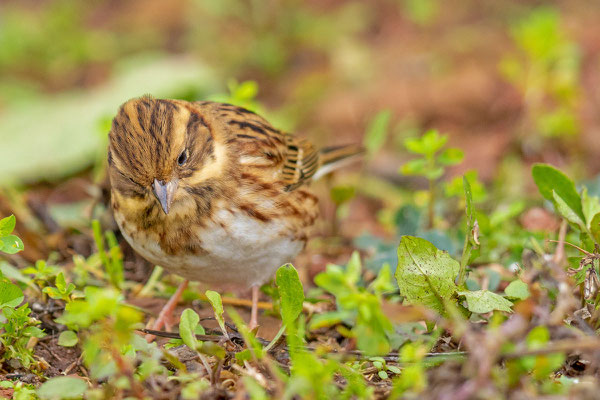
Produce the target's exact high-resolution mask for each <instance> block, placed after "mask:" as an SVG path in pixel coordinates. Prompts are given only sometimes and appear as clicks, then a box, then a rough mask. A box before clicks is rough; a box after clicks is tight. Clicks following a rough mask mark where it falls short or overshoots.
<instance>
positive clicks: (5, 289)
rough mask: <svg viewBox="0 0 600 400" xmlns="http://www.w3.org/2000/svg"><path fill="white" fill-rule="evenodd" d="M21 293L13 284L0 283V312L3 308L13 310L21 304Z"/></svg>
mask: <svg viewBox="0 0 600 400" xmlns="http://www.w3.org/2000/svg"><path fill="white" fill-rule="evenodd" d="M24 298H25V297H24V296H23V291H22V290H21V288H19V287H18V286H17V285H15V284H14V283H11V282H9V281H0V310H1V309H3V308H5V307H10V308H15V307H17V306H18V305H19V304H21V303H22V302H23V299H24Z"/></svg>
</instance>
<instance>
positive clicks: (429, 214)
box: [427, 179, 435, 229]
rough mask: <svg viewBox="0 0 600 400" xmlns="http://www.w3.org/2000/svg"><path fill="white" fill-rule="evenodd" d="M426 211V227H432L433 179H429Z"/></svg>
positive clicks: (433, 210) (433, 215)
mask: <svg viewBox="0 0 600 400" xmlns="http://www.w3.org/2000/svg"><path fill="white" fill-rule="evenodd" d="M428 206H429V207H428V210H427V211H428V212H427V218H428V221H427V228H429V229H433V222H434V219H435V180H433V179H429V205H428Z"/></svg>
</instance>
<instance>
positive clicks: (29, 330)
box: [0, 215, 45, 368]
mask: <svg viewBox="0 0 600 400" xmlns="http://www.w3.org/2000/svg"><path fill="white" fill-rule="evenodd" d="M15 225H16V219H15V216H14V215H11V216H10V217H7V218H3V219H2V220H0V251H1V252H5V253H8V254H15V253H17V252H19V251H21V250H23V242H22V241H21V239H19V238H18V237H17V236H15V235H12V232H13V230H14V228H15ZM23 300H24V296H23V291H22V290H21V288H20V287H19V286H17V285H15V284H14V283H12V282H11V281H10V280H8V279H6V278H5V277H4V276H3V275H2V274H1V273H0V310H1V311H2V315H3V316H4V321H3V322H1V323H0V328H1V329H2V332H3V333H2V335H1V336H0V343H1V344H2V350H1V355H0V360H1V361H3V362H6V361H9V360H16V361H18V362H19V363H20V365H22V366H23V367H24V368H29V367H30V366H32V365H33V364H34V363H35V358H34V356H33V346H34V344H35V338H42V337H44V336H45V333H44V332H43V331H42V330H41V329H39V328H38V327H37V325H39V323H40V321H38V320H37V319H35V318H32V317H30V316H29V315H30V314H31V309H30V308H29V306H28V305H27V304H24V305H22V306H20V307H19V305H20V304H21V303H22V302H23ZM13 368H14V366H13Z"/></svg>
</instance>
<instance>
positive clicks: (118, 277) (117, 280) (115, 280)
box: [92, 219, 123, 289]
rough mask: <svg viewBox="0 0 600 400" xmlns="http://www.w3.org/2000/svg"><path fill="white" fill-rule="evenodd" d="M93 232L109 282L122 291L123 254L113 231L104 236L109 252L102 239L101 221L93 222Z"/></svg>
mask: <svg viewBox="0 0 600 400" xmlns="http://www.w3.org/2000/svg"><path fill="white" fill-rule="evenodd" d="M92 230H93V233H94V241H95V242H96V247H97V248H98V254H99V255H100V260H102V264H104V267H105V268H106V273H107V274H108V277H109V280H110V282H111V283H112V285H113V286H114V287H116V288H118V289H121V287H122V285H123V254H122V253H121V248H120V247H119V243H118V242H117V239H116V237H115V234H114V233H113V232H111V231H107V232H106V233H105V235H104V236H105V237H106V241H107V243H108V251H106V250H105V245H104V239H103V237H102V228H101V227H100V221H98V220H97V219H95V220H93V221H92Z"/></svg>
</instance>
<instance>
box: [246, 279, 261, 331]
mask: <svg viewBox="0 0 600 400" xmlns="http://www.w3.org/2000/svg"><path fill="white" fill-rule="evenodd" d="M258 289H259V287H258V285H254V286H252V311H251V312H250V324H249V325H248V328H249V329H250V330H251V331H253V330H254V329H256V328H258Z"/></svg>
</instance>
